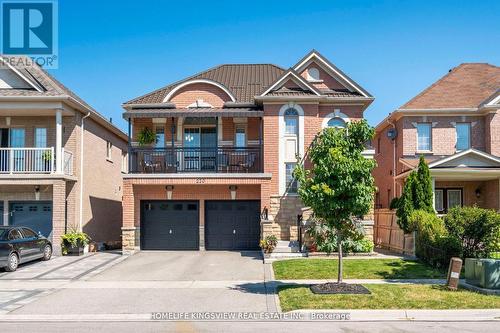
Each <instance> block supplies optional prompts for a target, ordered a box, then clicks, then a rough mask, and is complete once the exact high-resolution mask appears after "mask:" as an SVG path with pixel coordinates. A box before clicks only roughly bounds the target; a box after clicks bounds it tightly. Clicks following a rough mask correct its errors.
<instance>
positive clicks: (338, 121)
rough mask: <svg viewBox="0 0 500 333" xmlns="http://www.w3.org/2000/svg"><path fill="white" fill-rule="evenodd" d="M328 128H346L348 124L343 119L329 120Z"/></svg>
mask: <svg viewBox="0 0 500 333" xmlns="http://www.w3.org/2000/svg"><path fill="white" fill-rule="evenodd" d="M327 126H328V127H334V128H344V127H345V126H346V123H345V121H344V120H343V119H342V118H339V117H335V118H332V119H330V120H328V123H327Z"/></svg>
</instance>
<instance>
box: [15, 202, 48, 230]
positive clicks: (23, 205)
mask: <svg viewBox="0 0 500 333" xmlns="http://www.w3.org/2000/svg"><path fill="white" fill-rule="evenodd" d="M9 211H10V214H9V225H13V226H17V227H28V228H30V229H33V230H34V231H35V232H36V233H41V234H42V235H44V236H45V237H51V236H52V202H51V201H14V202H9Z"/></svg>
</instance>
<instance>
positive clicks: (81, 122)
mask: <svg viewBox="0 0 500 333" xmlns="http://www.w3.org/2000/svg"><path fill="white" fill-rule="evenodd" d="M8 59H9V60H10V61H8V60H7V58H0V143H1V147H0V225H2V224H4V225H9V224H10V225H23V226H28V227H31V228H33V230H35V231H36V232H40V233H42V234H43V235H45V236H47V237H49V238H51V239H52V241H53V243H54V251H55V252H56V253H57V252H58V251H60V247H59V246H60V237H61V235H62V234H63V233H65V232H66V231H70V230H83V231H84V232H86V233H88V234H89V235H90V237H91V238H92V239H93V240H94V241H96V242H107V243H110V242H119V241H120V239H121V237H120V226H121V216H122V208H121V199H122V189H121V183H122V178H121V177H122V175H121V173H122V171H126V169H125V168H126V163H125V162H126V158H125V157H124V156H126V154H127V136H126V135H125V134H124V133H123V132H121V131H120V130H119V129H118V128H116V127H115V126H114V125H113V124H111V123H110V122H109V121H108V120H106V119H105V118H104V117H103V116H101V115H100V114H99V113H97V112H96V111H95V110H94V109H92V108H91V107H90V106H89V105H88V104H87V103H85V102H84V101H83V100H82V99H80V98H79V97H78V96H76V95H75V94H74V93H72V92H71V91H70V90H68V89H67V88H66V87H64V86H63V85H62V84H61V83H59V82H58V81H57V80H56V79H54V78H53V77H52V76H50V75H49V74H48V73H47V72H46V71H44V70H43V69H42V68H40V67H38V66H37V65H35V64H33V63H32V62H30V61H29V60H28V59H29V58H25V57H16V58H12V57H10V56H9V58H8ZM26 64H29V65H26Z"/></svg>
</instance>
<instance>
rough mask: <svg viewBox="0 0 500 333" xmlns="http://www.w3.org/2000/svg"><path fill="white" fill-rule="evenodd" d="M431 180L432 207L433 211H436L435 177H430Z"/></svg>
mask: <svg viewBox="0 0 500 333" xmlns="http://www.w3.org/2000/svg"><path fill="white" fill-rule="evenodd" d="M431 180H432V208H434V211H436V179H435V178H434V177H432V178H431Z"/></svg>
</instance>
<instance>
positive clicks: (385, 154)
mask: <svg viewBox="0 0 500 333" xmlns="http://www.w3.org/2000/svg"><path fill="white" fill-rule="evenodd" d="M391 127H392V126H387V127H386V128H384V129H383V130H382V131H381V132H380V133H377V134H376V135H375V138H374V139H373V145H374V148H375V157H374V158H375V161H376V162H377V167H376V168H375V169H374V170H373V177H374V178H375V186H376V187H377V194H376V196H375V205H376V207H377V208H388V207H389V203H390V201H391V200H392V198H393V197H394V193H395V189H394V186H395V185H394V183H393V175H392V174H393V168H394V148H395V144H396V142H393V141H392V140H390V139H389V138H388V137H387V130H388V129H389V128H391Z"/></svg>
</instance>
